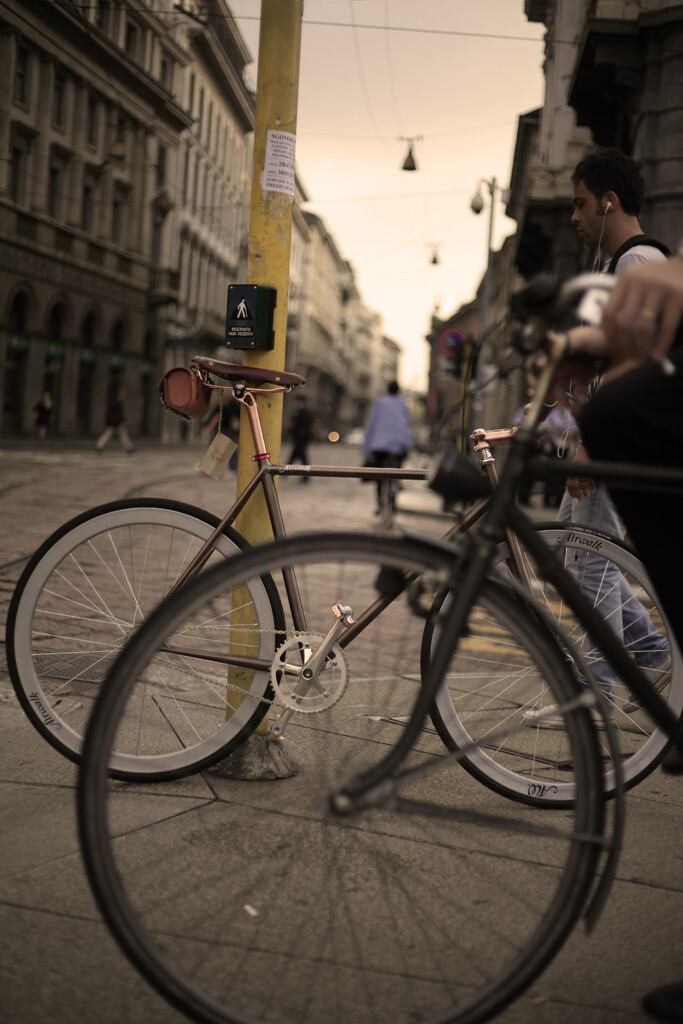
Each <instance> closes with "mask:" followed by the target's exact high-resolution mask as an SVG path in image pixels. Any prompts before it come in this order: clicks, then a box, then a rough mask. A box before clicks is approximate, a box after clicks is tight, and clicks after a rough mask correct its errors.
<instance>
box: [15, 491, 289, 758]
mask: <svg viewBox="0 0 683 1024" xmlns="http://www.w3.org/2000/svg"><path fill="white" fill-rule="evenodd" d="M218 522H219V521H218V519H217V518H216V517H215V516H213V515H211V514H210V513H208V512H205V511H204V510H202V509H200V508H195V507H194V506H191V505H186V504H183V503H181V502H176V501H166V500H164V499H157V498H151V499H136V500H131V501H119V502H112V503H110V504H107V505H102V506H99V507H97V508H93V509H90V510H89V511H88V512H85V513H84V514H82V515H79V516H77V517H75V518H74V519H72V520H70V521H69V522H68V523H65V524H64V525H63V526H62V527H60V528H59V529H58V530H57V531H55V533H53V534H52V535H51V536H50V537H49V538H48V539H47V540H46V541H45V542H44V543H43V544H42V545H41V547H40V548H39V549H38V551H37V552H36V553H35V555H34V556H33V557H32V558H31V560H30V562H29V563H28V565H27V566H26V568H25V570H24V572H23V573H22V575H21V577H20V579H19V582H18V584H17V586H16V589H15V591H14V594H13V596H12V601H11V604H10V607H9V612H8V617H7V626H6V637H7V661H8V665H9V671H10V676H11V679H12V685H13V686H14V690H15V693H16V694H17V697H18V699H19V701H20V703H21V706H22V708H23V710H24V711H25V713H26V715H27V716H28V718H29V720H30V721H31V723H32V724H33V725H34V727H35V728H36V729H37V730H38V731H39V732H40V734H41V735H42V736H43V737H44V738H45V739H46V740H47V741H48V742H49V743H51V744H52V746H53V747H55V748H56V749H57V750H58V751H59V752H60V753H61V754H64V755H65V756H66V757H68V758H70V759H71V760H72V761H78V759H79V757H80V753H81V749H82V744H83V736H84V733H85V728H86V723H87V721H88V718H89V716H90V713H91V711H92V707H93V705H94V702H95V700H96V698H97V695H98V693H99V690H100V686H101V684H102V681H103V680H104V678H105V677H106V675H107V672H108V671H109V670H110V669H111V666H112V665H113V663H114V660H115V658H116V655H117V654H118V652H119V650H120V649H121V648H122V647H123V646H124V644H125V643H126V641H127V640H128V638H129V637H130V636H131V634H132V633H133V632H134V631H135V630H136V629H137V628H138V627H139V626H140V623H141V622H142V621H143V619H144V618H145V617H146V616H147V615H148V614H149V613H150V612H151V611H152V609H153V608H155V607H156V605H157V604H158V603H159V602H160V601H161V600H162V598H163V597H164V596H165V595H166V594H167V593H168V592H169V591H170V590H171V588H172V587H173V586H174V585H175V584H176V582H177V581H178V579H179V578H180V576H181V575H182V573H183V571H184V570H185V569H186V567H187V566H188V565H189V564H190V563H191V561H192V559H193V557H194V555H195V554H196V553H197V552H198V551H199V548H200V547H201V545H202V544H203V543H204V541H205V540H207V539H208V538H209V537H210V536H211V534H212V533H213V531H214V530H215V528H216V526H217V525H218ZM248 546H249V545H248V544H247V542H246V541H245V540H244V538H242V537H241V536H240V534H239V533H237V532H236V531H235V530H232V529H226V530H224V531H223V532H222V533H221V534H220V535H219V536H218V538H217V539H216V542H215V551H214V553H213V554H212V555H211V560H210V562H209V563H208V564H210V565H213V564H214V563H215V562H216V561H222V560H223V559H225V558H231V557H233V556H234V555H236V554H238V553H239V552H240V551H243V550H244V549H245V548H247V547H248ZM252 596H253V601H254V606H255V607H256V608H257V610H258V612H257V613H258V615H259V620H260V621H261V622H262V625H263V627H264V630H265V629H270V631H271V632H270V636H271V641H270V643H271V647H272V643H273V640H272V638H273V637H274V636H275V631H276V630H277V629H278V628H279V625H280V623H281V615H282V612H281V608H280V604H279V599H278V597H277V593H276V591H275V590H274V588H273V585H272V583H271V582H270V581H269V580H264V581H261V582H260V583H259V584H258V585H257V584H255V585H254V592H253V595H252ZM265 635H266V634H265V632H264V633H263V636H265ZM155 671H156V675H155V683H154V688H152V686H151V685H150V687H149V688H148V689H147V690H146V691H145V693H146V697H145V700H144V701H142V702H141V703H140V707H139V709H138V716H137V720H136V723H135V725H133V723H132V722H131V728H130V732H129V736H128V740H127V742H126V745H125V747H123V746H122V747H121V749H119V750H116V751H114V752H113V760H112V764H111V767H112V770H113V771H114V772H116V773H118V774H119V775H120V776H123V777H127V776H128V775H130V774H132V775H135V774H137V773H138V772H141V773H143V774H147V775H148V776H149V777H152V776H153V777H157V776H158V775H159V774H160V773H161V774H166V773H171V774H173V773H175V772H176V771H178V770H179V769H186V768H187V767H188V766H192V765H193V764H195V763H197V762H201V761H203V760H204V759H205V758H207V757H210V756H212V755H213V754H215V753H216V751H221V750H223V749H224V747H225V746H226V744H229V743H231V742H234V743H237V742H240V741H241V739H242V738H243V734H246V733H248V732H249V731H250V730H251V729H252V728H254V727H255V726H256V725H257V724H258V722H259V721H260V719H261V718H262V717H263V715H264V714H265V712H266V708H267V703H262V702H261V700H260V699H259V700H256V699H252V700H250V701H249V702H246V703H244V702H243V700H242V694H241V693H240V692H239V691H236V692H235V694H234V700H233V701H232V703H231V698H230V694H228V695H227V698H226V702H223V700H218V699H217V694H216V691H215V689H214V684H213V681H212V679H211V676H210V674H208V673H205V674H204V675H203V676H199V675H198V674H195V675H194V676H193V677H191V676H190V674H189V673H188V672H187V671H186V670H184V669H183V665H182V662H179V661H176V663H175V664H172V663H171V659H166V661H165V662H164V663H163V664H162V662H161V661H160V662H159V663H158V665H157V666H156V669H155ZM250 685H251V692H252V694H254V695H255V696H257V697H258V698H261V697H266V698H268V696H269V693H270V690H269V687H270V683H269V680H268V677H267V675H266V676H264V675H258V674H256V675H255V676H254V678H253V679H252V680H251V684H250Z"/></svg>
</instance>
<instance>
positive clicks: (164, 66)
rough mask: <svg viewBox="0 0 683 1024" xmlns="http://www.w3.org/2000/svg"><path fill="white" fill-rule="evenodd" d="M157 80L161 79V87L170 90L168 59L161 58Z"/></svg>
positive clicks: (169, 64) (169, 65)
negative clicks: (163, 86)
mask: <svg viewBox="0 0 683 1024" xmlns="http://www.w3.org/2000/svg"><path fill="white" fill-rule="evenodd" d="M159 78H160V79H161V84H162V85H165V86H166V88H167V89H170V88H171V62H170V60H169V59H168V57H162V58H161V67H160V69H159Z"/></svg>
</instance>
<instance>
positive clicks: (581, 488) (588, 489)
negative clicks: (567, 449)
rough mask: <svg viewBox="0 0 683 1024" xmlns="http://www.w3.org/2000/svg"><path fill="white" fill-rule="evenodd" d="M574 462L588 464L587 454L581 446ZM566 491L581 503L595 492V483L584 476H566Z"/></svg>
mask: <svg viewBox="0 0 683 1024" xmlns="http://www.w3.org/2000/svg"><path fill="white" fill-rule="evenodd" d="M574 462H590V458H589V457H588V452H587V451H586V449H585V448H584V446H583V445H581V446H580V447H579V448H578V449H577V451H576V455H575V456H574ZM567 490H568V491H569V493H570V494H571V496H572V498H577V499H578V500H579V501H582V500H583V498H587V497H588V495H589V494H592V493H593V491H594V490H595V481H594V480H591V479H590V477H585V476H568V477H567Z"/></svg>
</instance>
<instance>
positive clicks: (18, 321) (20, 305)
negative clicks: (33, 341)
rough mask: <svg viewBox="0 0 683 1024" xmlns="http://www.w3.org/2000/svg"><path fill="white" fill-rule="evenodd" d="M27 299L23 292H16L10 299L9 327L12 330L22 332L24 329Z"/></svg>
mask: <svg viewBox="0 0 683 1024" xmlns="http://www.w3.org/2000/svg"><path fill="white" fill-rule="evenodd" d="M27 306H28V299H27V296H26V293H25V292H17V294H16V295H15V296H14V298H13V299H12V305H11V307H10V311H9V329H10V331H12V332H16V333H18V334H23V333H24V332H25V330H26V310H27Z"/></svg>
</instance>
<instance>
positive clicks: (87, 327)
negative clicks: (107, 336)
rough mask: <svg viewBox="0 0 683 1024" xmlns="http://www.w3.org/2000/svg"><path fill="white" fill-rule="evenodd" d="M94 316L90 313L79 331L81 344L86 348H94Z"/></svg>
mask: <svg viewBox="0 0 683 1024" xmlns="http://www.w3.org/2000/svg"><path fill="white" fill-rule="evenodd" d="M95 323H96V321H95V314H94V313H93V312H92V311H91V312H90V313H88V315H87V316H86V318H85V320H84V321H83V328H82V330H81V344H82V345H84V346H85V347H86V348H94V346H95Z"/></svg>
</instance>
